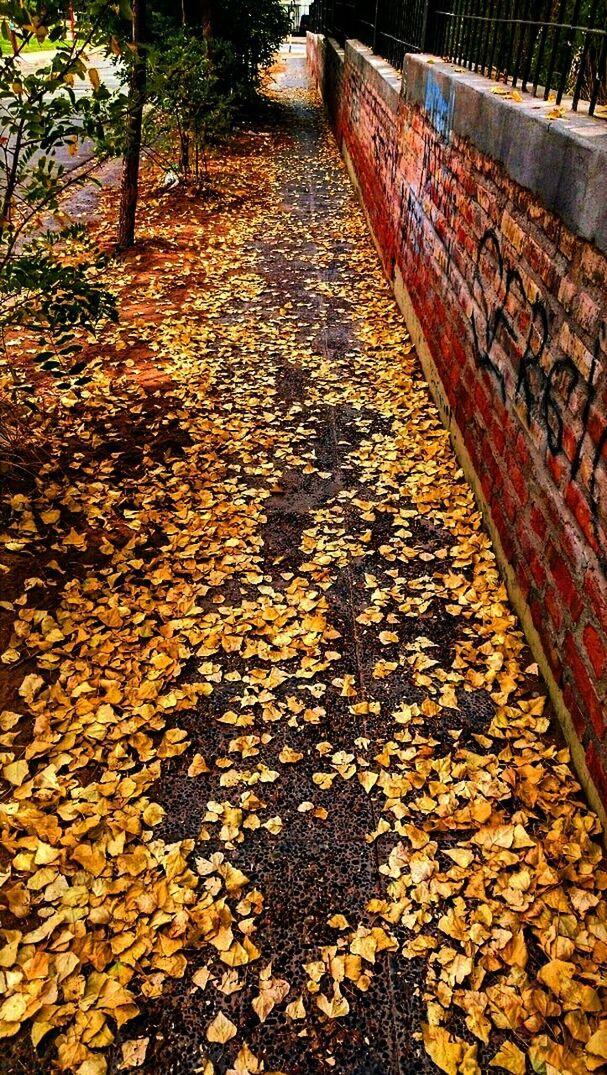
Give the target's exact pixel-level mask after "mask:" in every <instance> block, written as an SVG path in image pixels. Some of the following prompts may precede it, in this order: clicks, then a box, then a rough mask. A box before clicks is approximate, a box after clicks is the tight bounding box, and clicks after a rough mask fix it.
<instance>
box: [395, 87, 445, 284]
mask: <svg viewBox="0 0 607 1075" xmlns="http://www.w3.org/2000/svg"><path fill="white" fill-rule="evenodd" d="M454 107H455V91H454V87H453V86H451V87H449V88H448V89H447V93H446V94H445V92H444V91H443V88H442V86H441V84H440V83H439V82H438V81H437V79H436V76H435V75H434V73H433V72H432V71H429V72H428V75H427V82H426V96H425V110H426V113H427V116H428V118H429V120H430V123H431V124H432V127H433V128H434V130H431V129H429V128H428V127H426V126H424V130H423V133H422V145H423V150H422V159H421V170H420V178H419V183H418V186H417V190H414V189H413V188H412V187H408V188H407V189H405V186H404V185H403V187H402V188H401V234H402V237H403V241H404V243H405V246H406V247H407V248H408V249H410V250H412V251H413V253H414V254H419V253H421V251H422V243H421V237H422V231H423V219H424V215H425V210H424V205H427V206H429V207H430V209H429V214H428V215H430V216H431V217H432V218H433V222H434V224H435V227H436V228H437V230H439V231H440V238H441V243H442V246H443V248H444V251H445V272H447V273H448V272H449V269H450V266H451V261H452V257H453V250H454V246H455V241H456V239H455V221H456V215H457V180H456V178H455V176H454V175H453V173H452V172H451V170H450V168H449V166H448V160H447V146H448V144H449V139H450V136H451V130H452V128H453V112H454Z"/></svg>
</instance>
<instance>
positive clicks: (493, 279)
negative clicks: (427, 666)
mask: <svg viewBox="0 0 607 1075" xmlns="http://www.w3.org/2000/svg"><path fill="white" fill-rule="evenodd" d="M308 45H309V55H310V60H311V63H312V68H313V71H314V73H315V75H316V77H317V79H318V81H319V83H320V85H321V88H322V89H323V95H324V97H325V101H326V102H327V104H328V106H329V112H330V116H331V118H332V122H333V126H334V129H335V132H336V135H337V138H338V141H339V142H340V144H341V145H343V146H344V147H345V148H346V149H347V152H348V154H349V157H350V159H351V161H352V163H353V166H354V169H355V172H356V176H357V179H358V183H359V185H360V189H361V192H362V197H363V199H364V202H365V206H366V209H367V213H368V215H369V218H370V221H371V225H372V227H373V231H374V233H375V236H376V239H377V242H378V245H379V248H380V252H381V256H382V258H383V262H384V267H385V270H386V273H387V275H388V276H389V277H393V275H394V272H395V268H396V267H398V269H399V271H400V273H401V274H402V277H403V279H404V282H405V284H406V287H407V289H408V292H409V295H410V297H411V300H412V302H413V305H414V308H415V311H416V314H417V317H418V319H419V321H420V323H421V326H422V329H423V331H424V335H425V338H426V341H427V343H428V346H429V348H430V351H431V353H432V356H433V359H434V363H435V365H436V368H437V370H438V372H439V375H440V377H441V379H442V382H443V385H444V388H445V392H446V396H447V398H448V401H449V404H450V406H451V408H452V410H453V414H454V417H455V420H456V422H457V424H458V426H459V429H460V430H461V431H462V434H463V436H464V440H465V443H466V447H467V449H468V452H469V454H470V457H471V459H472V462H473V464H474V467H475V469H476V473H477V475H478V478H479V480H480V483H481V485H482V489H483V493H484V496H485V498H486V501H487V503H488V504H489V505H490V508H491V511H492V515H493V520H494V523H495V525H496V527H497V529H498V531H499V533H500V537H501V541H502V545H503V548H504V550H505V553H506V555H507V556H508V558H509V560H510V562H511V564H512V567H513V569H514V571H515V573H516V575H517V578H518V581H519V584H520V588H521V592H522V593H523V595H524V596H525V599H526V601H527V603H528V606H529V609H530V612H531V615H532V617H533V622H534V624H535V626H536V629H537V631H538V633H539V635H540V638H541V639H542V644H543V648H544V652H545V654H546V657H547V660H548V662H549V664H550V666H551V668H552V670H553V672H554V676H555V679H556V682H557V683H558V685H559V687H560V688H561V690H562V692H563V697H564V699H565V702H566V704H567V706H568V708H569V711H570V713H571V716H572V719H573V722H574V725H575V728H576V731H577V734H578V735H579V737H580V740H581V741H582V744H583V747H584V751H585V755H586V760H587V764H588V768H589V770H590V772H591V774H592V777H593V780H594V782H595V786H596V787H597V789H598V791H599V793H600V794H601V795H602V797H603V799H604V801H605V803H606V805H607V775H606V774H607V743H606V740H605V727H606V722H607V257H606V256H605V255H604V254H603V253H601V251H600V250H598V249H597V248H596V247H594V246H593V245H592V244H591V243H589V242H587V241H586V240H583V239H581V238H579V237H578V236H577V235H575V234H572V233H571V231H569V230H568V229H567V227H566V226H565V224H564V222H563V221H562V220H561V219H560V218H559V217H558V216H557V215H555V214H554V213H551V212H549V211H548V210H546V209H545V208H544V207H543V205H542V204H541V201H540V199H539V198H538V197H537V196H536V195H534V194H531V193H530V191H529V190H527V189H525V188H524V187H523V186H521V185H519V184H518V183H516V182H514V181H513V180H512V179H511V178H510V177H509V175H508V174H507V172H506V170H505V168H504V166H502V165H501V164H498V163H496V161H495V160H494V159H492V157H491V156H490V155H489V153H488V152H481V151H480V150H479V149H477V148H475V146H474V145H473V144H472V142H471V141H470V140H469V139H467V138H463V137H460V136H459V135H458V134H456V133H455V132H454V130H453V126H452V118H453V113H454V110H455V109H456V108H457V100H456V99H455V95H456V93H457V88H455V89H454V91H453V93H451V94H449V93H447V92H446V90H445V80H444V79H442V81H439V80H438V79H434V78H433V75H432V69H431V68H430V70H429V72H428V74H426V75H425V78H426V94H425V102H426V104H425V107H419V106H417V105H415V106H414V105H412V104H410V103H408V101H407V99H406V98H405V97H404V96H402V97H400V99H398V100H397V101H396V103H394V102H393V101H392V100H391V99H390V97H389V96H388V97H386V95H385V94H382V93H381V92H380V90H379V89H378V79H379V78H380V76H379V75H378V72H377V70H375V69H372V68H371V65H370V63H369V61H368V60H367V62H365V51H366V50H361V49H359V48H358V47H357V46H354V47H353V46H351V45H350V44H348V45H347V46H346V50H345V54H344V53H342V54H339V53H338V52H337V51H336V49H335V48H334V47H333V46H331V45H326V44H325V45H323V44H322V39H321V38H316V37H314V36H312V35H310V37H309V42H308ZM417 64H418V66H419V61H417ZM411 77H412V78H414V77H417V78H419V70H417V71H415V70H414V71H413V72H412V73H411Z"/></svg>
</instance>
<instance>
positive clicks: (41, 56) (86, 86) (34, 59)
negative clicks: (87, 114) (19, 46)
mask: <svg viewBox="0 0 607 1075" xmlns="http://www.w3.org/2000/svg"><path fill="white" fill-rule="evenodd" d="M52 56H53V53H52V52H50V51H48V50H47V51H43V52H28V53H25V54H24V55H23V56H22V57H21V58H20V61H19V62H20V66H21V69H22V70H23V71H24V72H26V73H27V72H30V71H36V70H37V69H38V68H40V67H45V66H46V65H47V64H48V63H49V62H50V60H51V58H52ZM88 56H89V66H90V67H95V68H96V69H97V71H98V72H99V76H100V78H101V80H102V82H103V83H104V84H105V85H106V86H107V88H108V89H109V90H110V91H113V90H117V89H119V88H120V86H121V81H120V72H119V68H118V67H117V66H116V64H115V63H114V61H113V60H110V59H108V58H107V56H105V54H104V53H103V52H99V51H98V50H95V49H91V51H90V52H89V54H88ZM74 92H75V93H76V95H77V96H83V95H84V94H87V93H90V92H91V85H90V82H89V81H88V79H81V78H77V79H76V80H75V82H74Z"/></svg>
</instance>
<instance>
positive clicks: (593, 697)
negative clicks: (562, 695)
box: [565, 635, 607, 739]
mask: <svg viewBox="0 0 607 1075" xmlns="http://www.w3.org/2000/svg"><path fill="white" fill-rule="evenodd" d="M565 654H566V657H567V663H568V666H569V669H570V671H571V673H572V679H573V685H574V688H575V691H576V693H577V695H578V698H579V701H580V706H581V708H582V710H584V711H585V712H587V713H588V716H589V717H590V720H591V721H592V726H593V728H594V730H595V733H596V735H597V736H598V738H599V739H602V738H603V735H604V733H605V720H606V719H607V714H606V713H605V709H604V707H603V706H602V705H601V702H600V700H599V698H598V695H597V693H596V691H595V689H594V685H593V683H592V680H591V679H590V675H589V673H588V670H587V668H586V665H585V663H584V661H583V660H582V658H581V657H580V654H579V652H578V648H577V644H576V642H575V639H574V638H573V636H572V635H567V640H566V643H565Z"/></svg>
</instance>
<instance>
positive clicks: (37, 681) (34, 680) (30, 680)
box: [19, 672, 44, 702]
mask: <svg viewBox="0 0 607 1075" xmlns="http://www.w3.org/2000/svg"><path fill="white" fill-rule="evenodd" d="M43 686H44V680H43V678H42V676H37V675H36V674H35V673H34V672H32V673H31V674H30V675H29V676H25V678H24V679H23V681H22V683H21V686H20V687H19V696H20V697H21V698H23V699H24V701H26V702H33V700H34V698H35V696H36V695H37V694H38V691H39V690H40V688H41V687H43Z"/></svg>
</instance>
